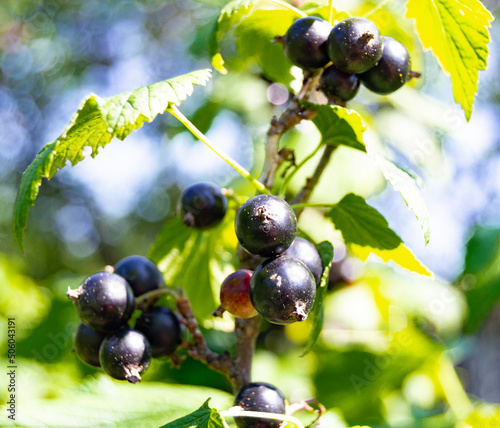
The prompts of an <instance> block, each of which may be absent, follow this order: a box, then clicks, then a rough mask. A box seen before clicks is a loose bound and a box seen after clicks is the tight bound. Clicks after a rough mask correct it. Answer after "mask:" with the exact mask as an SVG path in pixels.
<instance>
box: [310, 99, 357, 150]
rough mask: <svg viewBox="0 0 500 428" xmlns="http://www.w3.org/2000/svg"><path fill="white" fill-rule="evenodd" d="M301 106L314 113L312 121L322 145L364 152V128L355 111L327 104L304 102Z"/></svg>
mask: <svg viewBox="0 0 500 428" xmlns="http://www.w3.org/2000/svg"><path fill="white" fill-rule="evenodd" d="M302 104H303V105H304V107H306V108H307V109H309V110H314V111H315V112H316V116H315V117H314V118H313V120H312V121H313V123H314V124H315V125H316V127H317V128H318V130H319V132H320V133H321V137H322V140H323V143H325V144H329V145H331V146H339V145H343V146H348V147H351V148H353V149H357V150H360V151H362V152H366V147H365V144H364V142H363V132H364V131H365V129H366V128H365V126H364V125H363V120H362V119H361V116H360V115H359V114H358V113H357V112H356V111H354V110H350V109H347V108H344V107H340V106H333V105H329V104H328V105H320V104H313V103H310V102H305V101H304V102H302Z"/></svg>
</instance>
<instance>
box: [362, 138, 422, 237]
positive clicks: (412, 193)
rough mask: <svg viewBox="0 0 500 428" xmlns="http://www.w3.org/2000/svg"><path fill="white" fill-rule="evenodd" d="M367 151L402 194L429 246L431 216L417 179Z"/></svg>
mask: <svg viewBox="0 0 500 428" xmlns="http://www.w3.org/2000/svg"><path fill="white" fill-rule="evenodd" d="M367 150H368V155H369V156H370V157H371V158H372V159H373V160H374V161H375V162H376V163H377V164H378V166H379V167H380V169H381V170H382V174H383V175H384V177H385V178H386V180H387V181H388V182H389V183H391V185H392V187H393V188H394V190H396V191H398V192H399V193H400V194H401V196H402V197H403V199H404V200H405V202H406V205H408V208H410V209H411V210H412V211H413V212H414V213H415V217H416V218H417V221H418V223H419V224H420V227H421V228H422V231H423V232H424V239H425V244H426V245H427V244H428V243H429V239H430V236H431V229H430V222H429V214H428V212H427V207H426V205H425V201H424V198H423V196H422V193H421V191H420V187H419V186H418V184H417V179H416V177H415V176H414V175H412V174H410V173H409V172H408V171H406V170H404V169H403V168H401V167H399V166H398V165H396V164H394V163H393V162H391V161H390V160H388V159H386V158H385V157H383V156H382V155H380V154H379V153H376V152H374V151H372V150H371V149H370V148H369V146H368V147H367Z"/></svg>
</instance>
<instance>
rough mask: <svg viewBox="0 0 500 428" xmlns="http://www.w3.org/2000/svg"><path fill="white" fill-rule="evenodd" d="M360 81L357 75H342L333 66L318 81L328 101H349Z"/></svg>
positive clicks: (342, 73)
mask: <svg viewBox="0 0 500 428" xmlns="http://www.w3.org/2000/svg"><path fill="white" fill-rule="evenodd" d="M359 84H360V80H359V77H358V75H357V74H350V73H344V72H343V71H340V70H339V69H337V68H335V67H334V66H333V65H331V66H330V67H328V68H327V69H326V70H325V71H323V74H322V75H321V79H320V88H321V90H322V91H323V93H324V94H325V95H326V96H327V98H328V99H333V100H340V101H349V100H352V99H353V98H354V97H355V96H356V94H357V93H358V90H359Z"/></svg>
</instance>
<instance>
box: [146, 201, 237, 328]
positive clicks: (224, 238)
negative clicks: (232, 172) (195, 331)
mask: <svg viewBox="0 0 500 428" xmlns="http://www.w3.org/2000/svg"><path fill="white" fill-rule="evenodd" d="M236 246H237V238H236V235H235V232H234V211H233V210H231V211H229V210H228V212H227V214H226V216H225V218H224V220H223V221H222V223H221V224H219V225H218V226H217V227H215V228H213V229H210V230H208V231H200V230H196V229H193V228H188V227H186V226H185V225H184V223H183V222H182V220H181V219H179V218H175V219H174V220H171V221H169V222H168V223H167V224H166V225H165V227H164V228H163V229H162V230H161V232H160V233H159V235H158V237H157V238H156V241H155V242H154V243H153V245H152V246H151V248H150V250H149V253H148V257H149V258H150V259H151V260H152V261H153V262H154V263H156V264H157V265H158V268H159V269H160V271H162V272H163V277H164V279H165V283H166V284H167V285H169V286H172V287H182V288H183V289H184V291H185V292H186V295H187V297H188V298H189V299H190V301H191V305H192V307H193V311H194V313H195V314H196V316H197V317H199V319H206V318H208V317H210V316H211V314H212V312H213V311H214V310H215V309H217V306H218V305H219V293H220V285H221V283H222V281H223V280H224V278H225V277H226V276H227V275H229V274H230V273H231V272H233V271H234V270H235V264H236V261H235V256H234V255H235V253H236Z"/></svg>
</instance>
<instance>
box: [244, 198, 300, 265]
mask: <svg viewBox="0 0 500 428" xmlns="http://www.w3.org/2000/svg"><path fill="white" fill-rule="evenodd" d="M235 230H236V236H237V237H238V241H239V242H240V244H241V246H242V247H243V248H244V249H245V250H247V251H248V252H250V253H252V254H256V255H259V256H264V257H271V256H275V255H278V254H281V253H282V252H284V251H285V250H286V249H287V248H288V247H289V246H290V245H292V242H293V240H294V239H295V236H296V235H297V218H296V217H295V213H294V212H293V210H292V208H291V207H290V205H288V204H287V203H286V202H285V201H284V200H283V199H280V198H278V197H277V196H272V195H259V196H255V197H253V198H251V199H249V200H248V201H246V202H245V203H244V204H243V205H242V206H241V207H240V209H239V210H238V212H237V213H236V220H235Z"/></svg>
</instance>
